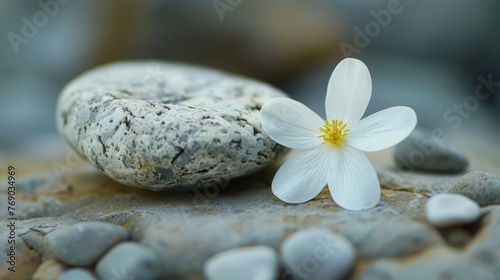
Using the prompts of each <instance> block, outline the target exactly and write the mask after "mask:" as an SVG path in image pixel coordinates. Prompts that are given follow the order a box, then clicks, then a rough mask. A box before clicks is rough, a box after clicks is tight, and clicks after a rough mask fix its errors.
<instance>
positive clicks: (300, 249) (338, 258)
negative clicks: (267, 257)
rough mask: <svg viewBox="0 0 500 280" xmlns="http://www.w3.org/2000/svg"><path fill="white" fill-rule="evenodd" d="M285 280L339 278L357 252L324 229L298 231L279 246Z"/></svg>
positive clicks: (344, 241)
mask: <svg viewBox="0 0 500 280" xmlns="http://www.w3.org/2000/svg"><path fill="white" fill-rule="evenodd" d="M280 255H281V258H282V260H283V264H284V266H285V268H286V275H285V276H286V277H288V278H286V279H289V277H290V276H293V277H296V278H297V279H315V280H335V279H341V278H342V277H343V276H344V275H345V274H346V273H347V272H348V271H349V270H350V269H351V267H352V266H353V264H354V262H355V260H356V251H355V249H354V247H353V246H352V244H351V243H350V242H349V241H348V240H347V239H346V238H345V237H343V236H342V235H339V234H336V233H333V232H330V231H328V230H326V229H308V230H301V231H298V232H295V233H293V234H292V235H290V236H289V237H288V238H287V239H286V240H285V241H284V242H283V244H282V245H281V252H280Z"/></svg>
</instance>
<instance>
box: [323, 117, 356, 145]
mask: <svg viewBox="0 0 500 280" xmlns="http://www.w3.org/2000/svg"><path fill="white" fill-rule="evenodd" d="M346 127H347V124H346V123H344V122H342V121H338V120H332V122H331V123H329V122H328V120H326V121H325V125H323V126H322V127H320V128H319V131H321V132H323V134H322V135H320V136H318V138H323V143H321V144H326V143H328V144H330V145H335V146H337V147H340V146H342V143H343V142H344V139H345V138H346V137H347V133H349V131H350V130H349V129H346Z"/></svg>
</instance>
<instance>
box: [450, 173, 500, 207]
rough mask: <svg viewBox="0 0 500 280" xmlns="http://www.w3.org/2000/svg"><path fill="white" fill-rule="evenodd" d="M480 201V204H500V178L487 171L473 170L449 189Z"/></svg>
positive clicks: (451, 191)
mask: <svg viewBox="0 0 500 280" xmlns="http://www.w3.org/2000/svg"><path fill="white" fill-rule="evenodd" d="M448 192H449V193H455V194H461V195H465V196H467V197H469V198H470V199H472V200H474V201H476V202H477V203H479V205H480V206H487V205H493V204H500V180H499V179H498V178H497V177H496V176H495V175H493V174H491V173H489V172H485V171H473V172H470V173H467V174H465V175H464V176H463V177H462V178H460V179H458V180H457V181H456V182H455V183H454V184H453V186H452V187H451V188H450V189H449V190H448Z"/></svg>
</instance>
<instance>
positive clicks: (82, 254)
mask: <svg viewBox="0 0 500 280" xmlns="http://www.w3.org/2000/svg"><path fill="white" fill-rule="evenodd" d="M128 238H129V233H128V231H127V230H126V229H124V228H123V227H121V226H118V225H115V224H110V223H104V222H84V223H78V224H74V225H71V226H68V227H64V228H60V229H56V230H54V231H53V232H50V233H49V234H47V235H46V236H45V242H46V244H47V246H48V248H49V249H50V251H51V252H52V254H54V256H55V257H56V258H57V259H58V260H60V261H61V262H63V263H65V264H68V265H73V266H87V265H92V264H94V263H95V262H96V261H97V260H98V259H99V257H101V256H102V255H103V254H104V253H105V252H106V251H107V250H108V249H109V248H111V247H112V246H113V245H115V244H117V243H118V242H121V241H123V240H126V239H128Z"/></svg>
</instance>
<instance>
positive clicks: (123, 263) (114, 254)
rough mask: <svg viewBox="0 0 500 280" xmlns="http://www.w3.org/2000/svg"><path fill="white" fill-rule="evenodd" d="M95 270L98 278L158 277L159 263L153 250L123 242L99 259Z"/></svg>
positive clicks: (147, 279) (150, 278) (144, 278)
mask: <svg viewBox="0 0 500 280" xmlns="http://www.w3.org/2000/svg"><path fill="white" fill-rule="evenodd" d="M96 272H97V275H98V276H99V278H100V279H142V280H153V279H159V277H160V275H161V267H160V264H159V262H158V260H157V258H156V256H155V254H154V252H153V251H152V250H151V249H149V248H148V247H145V246H143V245H140V244H138V243H134V242H123V243H121V244H118V245H116V246H115V247H113V248H112V249H111V250H110V251H109V252H108V253H106V255H104V257H102V258H101V260H99V262H98V263H97V266H96Z"/></svg>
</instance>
